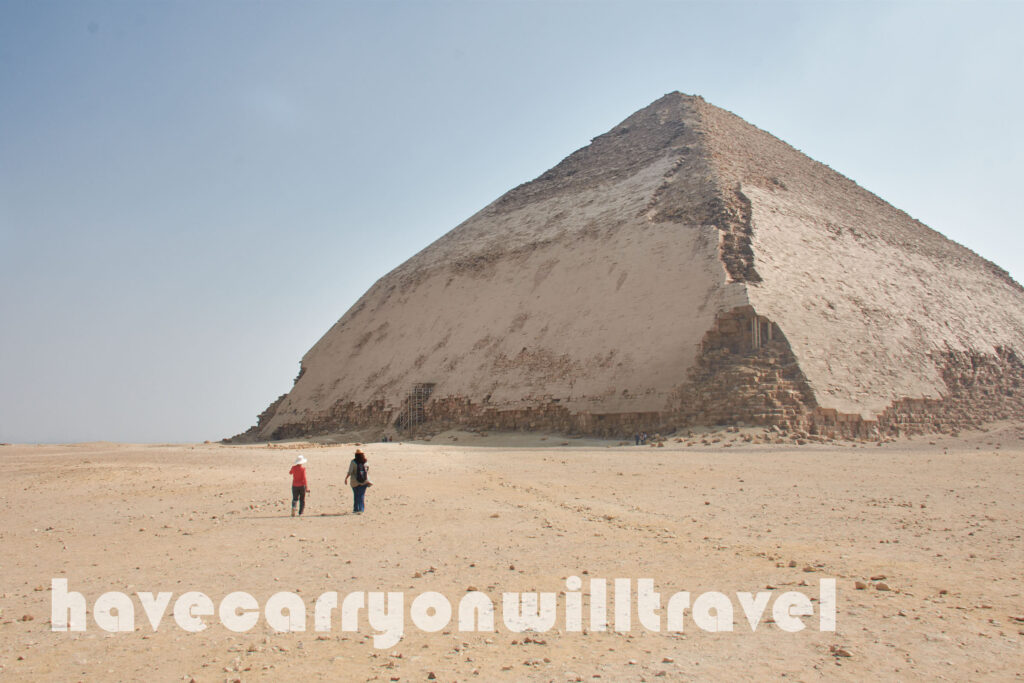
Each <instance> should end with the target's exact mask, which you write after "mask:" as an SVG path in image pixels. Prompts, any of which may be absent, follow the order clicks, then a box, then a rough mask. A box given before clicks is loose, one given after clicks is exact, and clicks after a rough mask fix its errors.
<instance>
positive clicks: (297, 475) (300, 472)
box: [288, 454, 309, 517]
mask: <svg viewBox="0 0 1024 683" xmlns="http://www.w3.org/2000/svg"><path fill="white" fill-rule="evenodd" d="M288 474H290V475H292V517H294V516H295V506H296V505H298V506H299V517H301V516H302V513H303V512H305V510H306V494H307V493H309V485H308V483H307V482H306V456H304V455H301V454H300V455H299V457H297V458H295V464H294V465H292V468H291V469H290V470H288Z"/></svg>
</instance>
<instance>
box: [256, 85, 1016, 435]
mask: <svg viewBox="0 0 1024 683" xmlns="http://www.w3.org/2000/svg"><path fill="white" fill-rule="evenodd" d="M1022 358H1024V290H1022V288H1021V286H1020V285H1019V284H1017V283H1016V282H1014V281H1013V280H1012V279H1011V278H1010V276H1009V275H1008V274H1007V273H1006V272H1005V271H1003V270H1002V269H1000V268H999V267H997V266H995V265H994V264H992V263H990V262H988V261H986V260H984V259H982V258H981V257H979V256H978V255H976V254H975V253H973V252H972V251H970V250H968V249H966V248H965V247H962V246H960V245H958V244H956V243H954V242H951V241H950V240H948V239H946V238H945V237H943V236H942V235H940V234H938V233H937V232H935V231H933V230H931V229H929V228H928V227H926V226H925V225H923V224H921V223H919V222H918V221H916V220H914V219H912V218H911V217H910V216H908V215H906V214H905V213H903V212H902V211H899V210H898V209H896V208H894V207H892V206H890V205H889V204H887V203H886V202H884V201H882V200H881V199H879V198H878V197H876V196H875V195H873V194H871V193H870V192H868V191H866V190H864V189H863V188H861V187H860V186H858V185H857V184H856V183H854V182H852V181H851V180H849V179H847V178H845V177H843V176H841V175H840V174H838V173H836V172H834V171H832V170H831V169H829V168H828V167H827V166H824V165H822V164H820V163H818V162H816V161H813V160H811V159H809V158H808V157H806V156H804V155H803V154H801V153H800V152H798V151H797V150H795V149H793V148H792V147H790V146H789V145H787V144H786V143H784V142H782V141H780V140H778V139H777V138H775V137H773V136H771V135H769V134H768V133H766V132H764V131H762V130H759V129H758V128H755V127H754V126H751V125H750V124H748V123H746V122H744V121H743V120H741V119H739V118H738V117H736V116H734V115H733V114H731V113H729V112H727V111H724V110H722V109H719V108H717V107H714V106H712V105H710V104H707V103H706V102H705V101H704V100H703V99H702V98H700V97H693V96H687V95H682V94H680V93H671V94H669V95H666V96H664V97H662V98H661V99H659V100H658V101H656V102H654V103H653V104H651V105H650V106H648V107H647V108H645V109H642V110H640V111H639V112H637V113H636V114H633V115H632V116H630V117H629V118H628V119H626V120H625V121H623V122H622V123H621V124H619V125H618V126H616V127H615V128H613V129H612V130H611V131H609V132H608V133H605V134H604V135H601V136H599V137H597V138H594V140H593V141H592V142H591V144H590V145H588V146H586V147H584V148H583V149H580V150H579V151H577V152H574V153H573V154H571V155H569V157H568V158H566V159H565V160H564V161H562V162H561V163H560V164H558V165H557V166H555V167H554V168H553V169H551V170H550V171H548V172H547V173H545V174H543V175H542V176H540V177H539V178H537V179H536V180H533V181H531V182H529V183H526V184H524V185H520V186H519V187H516V188H515V189H513V190H511V191H510V192H508V193H507V194H505V195H504V196H502V197H500V198H499V199H498V200H497V201H495V202H493V203H492V204H490V205H489V206H487V207H485V208H484V209H483V210H482V211H480V212H479V213H477V214H476V215H474V216H472V217H471V218H470V219H469V220H467V221H465V222H464V223H462V224H461V225H459V226H458V227H456V228H455V229H454V230H452V231H451V232H449V233H448V234H446V235H445V236H444V237H442V238H441V239H439V240H437V241H436V242H434V243H433V244H431V245H430V246H428V247H427V248H426V249H424V250H423V251H421V252H419V253H418V254H416V255H415V256H414V257H412V258H411V259H409V260H408V261H406V262H405V263H403V264H402V265H401V266H399V267H398V268H396V269H395V270H393V271H392V272H391V273H388V274H387V275H386V276H384V277H383V278H381V279H380V280H379V281H378V282H377V283H376V284H374V285H373V287H371V288H370V290H369V291H368V292H367V293H366V294H364V295H363V297H362V298H361V299H360V300H359V301H358V302H357V303H356V304H355V306H353V307H352V308H351V309H350V310H349V311H348V312H347V313H345V315H344V316H343V317H342V318H341V320H339V321H338V322H337V323H336V324H335V325H334V326H333V327H332V328H331V329H330V330H328V332H327V334H325V335H324V336H323V338H321V339H320V341H318V342H317V343H316V345H315V346H313V348H312V349H310V350H309V352H308V353H307V354H306V355H305V357H304V358H303V359H302V363H301V371H300V372H299V376H298V378H297V379H296V380H295V386H294V387H293V388H292V390H291V391H290V392H289V393H287V394H285V395H284V396H282V397H281V398H279V399H278V400H277V401H275V402H274V403H273V404H271V405H270V407H269V408H267V410H266V411H264V413H263V414H262V415H260V417H259V423H258V424H257V425H256V426H255V427H253V428H252V429H250V430H249V431H248V432H246V433H245V434H243V435H240V438H241V440H249V439H282V438H290V437H298V436H309V435H316V434H327V433H332V432H341V431H345V430H350V429H364V430H366V429H371V430H375V429H380V430H381V432H383V431H390V432H392V433H394V432H395V431H396V430H397V431H398V432H399V433H402V432H404V431H407V430H417V431H422V430H425V431H436V430H440V429H442V428H447V427H462V428H476V429H495V430H538V431H540V430H551V431H560V432H564V433H578V434H591V435H603V436H616V437H621V436H624V435H627V434H629V435H631V434H633V433H634V432H635V431H637V430H645V431H648V432H661V433H669V432H671V431H672V430H674V429H678V428H682V427H687V426H692V425H721V424H725V425H735V424H739V423H743V424H746V425H754V424H757V425H779V426H781V427H784V428H792V429H802V430H806V431H809V432H812V433H820V434H829V435H846V436H865V437H866V436H874V435H877V434H887V433H900V432H903V433H906V432H930V431H951V430H956V429H960V428H963V427H965V426H971V425H975V424H978V423H979V422H985V421H990V420H996V419H1002V418H1011V417H1024V365H1022Z"/></svg>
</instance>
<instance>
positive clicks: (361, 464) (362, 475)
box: [345, 449, 373, 515]
mask: <svg viewBox="0 0 1024 683" xmlns="http://www.w3.org/2000/svg"><path fill="white" fill-rule="evenodd" d="M345 483H346V484H349V485H350V486H351V487H352V512H354V513H355V514H357V515H361V514H363V510H364V508H365V505H364V499H365V498H366V489H368V488H370V487H371V486H373V484H371V483H370V467H369V465H367V464H366V454H365V453H363V452H362V451H361V450H359V449H356V453H355V457H354V458H352V462H350V463H349V464H348V474H346V475H345Z"/></svg>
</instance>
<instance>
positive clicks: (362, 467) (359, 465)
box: [356, 460, 366, 484]
mask: <svg viewBox="0 0 1024 683" xmlns="http://www.w3.org/2000/svg"><path fill="white" fill-rule="evenodd" d="M356 483H357V484H365V483H366V463H365V462H359V461H358V460H356Z"/></svg>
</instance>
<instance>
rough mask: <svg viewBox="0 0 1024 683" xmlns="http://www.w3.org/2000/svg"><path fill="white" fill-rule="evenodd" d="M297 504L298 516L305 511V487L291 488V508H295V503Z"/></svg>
mask: <svg viewBox="0 0 1024 683" xmlns="http://www.w3.org/2000/svg"><path fill="white" fill-rule="evenodd" d="M296 501H298V503H299V514H300V515H301V514H302V512H303V511H304V510H305V509H306V487H305V486H293V487H292V507H295V502H296Z"/></svg>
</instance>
